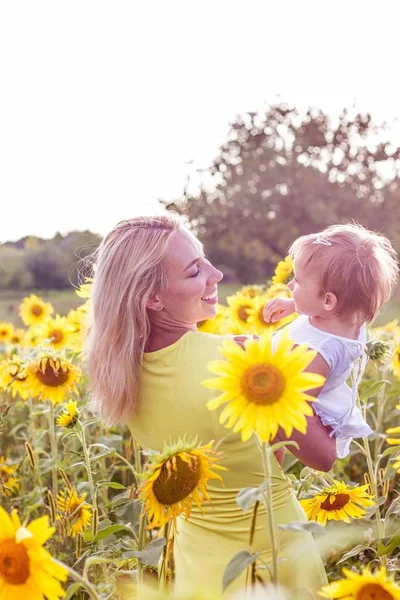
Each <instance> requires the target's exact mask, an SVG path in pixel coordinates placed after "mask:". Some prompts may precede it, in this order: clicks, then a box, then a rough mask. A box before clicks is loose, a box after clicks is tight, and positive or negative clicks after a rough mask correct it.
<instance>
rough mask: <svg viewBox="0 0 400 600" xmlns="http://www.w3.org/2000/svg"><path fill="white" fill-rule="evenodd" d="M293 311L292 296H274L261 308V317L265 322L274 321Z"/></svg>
mask: <svg viewBox="0 0 400 600" xmlns="http://www.w3.org/2000/svg"><path fill="white" fill-rule="evenodd" d="M294 311H295V306H294V301H293V300H292V298H274V299H273V300H270V301H269V302H267V304H266V305H265V306H264V308H263V319H264V321H265V322H266V323H275V322H276V321H279V320H280V319H283V317H287V316H288V315H291V314H292V313H294Z"/></svg>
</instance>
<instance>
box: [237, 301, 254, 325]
mask: <svg viewBox="0 0 400 600" xmlns="http://www.w3.org/2000/svg"><path fill="white" fill-rule="evenodd" d="M246 308H251V306H250V304H246V305H243V306H241V307H240V308H239V310H238V317H239V319H240V320H241V321H243V322H244V323H246V321H247V319H248V318H249V315H248V314H247V312H246Z"/></svg>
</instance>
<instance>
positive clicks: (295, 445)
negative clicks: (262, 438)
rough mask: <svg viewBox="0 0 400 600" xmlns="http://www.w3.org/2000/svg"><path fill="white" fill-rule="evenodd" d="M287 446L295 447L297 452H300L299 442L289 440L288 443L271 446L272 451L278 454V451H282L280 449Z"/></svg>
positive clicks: (277, 443)
mask: <svg viewBox="0 0 400 600" xmlns="http://www.w3.org/2000/svg"><path fill="white" fill-rule="evenodd" d="M286 446H294V447H295V448H297V450H300V448H299V445H298V443H297V442H293V441H289V440H288V441H286V442H276V444H272V446H270V450H271V451H272V452H276V451H277V450H280V448H285V447H286Z"/></svg>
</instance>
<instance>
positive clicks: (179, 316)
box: [87, 214, 336, 598]
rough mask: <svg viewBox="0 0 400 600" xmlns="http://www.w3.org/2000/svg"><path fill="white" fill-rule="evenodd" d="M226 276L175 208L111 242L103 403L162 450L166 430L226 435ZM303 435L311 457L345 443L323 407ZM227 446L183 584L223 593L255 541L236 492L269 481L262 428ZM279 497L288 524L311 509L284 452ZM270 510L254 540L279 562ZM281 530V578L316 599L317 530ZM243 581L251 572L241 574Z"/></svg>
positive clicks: (98, 388)
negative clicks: (220, 366) (221, 298)
mask: <svg viewBox="0 0 400 600" xmlns="http://www.w3.org/2000/svg"><path fill="white" fill-rule="evenodd" d="M222 276H223V275H222V273H221V272H220V271H219V270H218V269H216V268H215V267H214V266H213V265H212V264H211V263H210V262H209V261H208V260H207V258H206V257H205V255H204V251H203V247H202V244H201V243H200V242H199V241H198V240H197V239H196V237H195V236H194V235H193V234H192V233H191V232H190V231H188V230H187V229H186V228H185V227H184V226H183V224H182V221H181V220H180V219H179V218H178V217H177V216H175V215H172V214H168V215H162V216H158V217H140V218H134V219H130V220H126V221H122V222H121V223H119V224H118V225H117V226H116V227H115V228H114V229H113V230H112V231H110V233H109V234H108V235H107V236H106V237H105V238H104V239H103V240H102V242H101V244H100V246H99V249H98V254H97V256H96V269H95V277H94V283H93V292H92V318H91V327H90V335H89V340H88V342H89V343H88V356H87V365H88V371H89V378H90V386H91V398H92V400H91V406H92V409H93V410H94V412H96V413H98V414H99V415H100V416H101V417H102V419H103V420H104V422H105V423H106V424H109V425H111V424H116V423H122V424H127V426H128V427H129V429H130V431H131V432H132V435H133V437H134V438H135V439H136V440H137V442H138V443H139V444H140V445H141V446H142V447H143V448H150V449H154V450H159V451H161V450H162V449H163V445H164V441H167V442H168V441H169V440H177V439H178V438H179V437H182V436H183V435H184V434H186V435H188V436H197V437H198V439H199V441H202V442H203V443H207V442H209V441H210V440H212V439H216V440H220V439H222V438H223V437H226V434H227V430H226V429H225V428H223V427H222V426H221V425H220V424H219V422H218V415H217V413H216V412H215V411H212V412H210V411H208V410H207V409H206V407H205V405H206V403H207V402H208V401H209V400H210V399H211V398H213V397H214V393H215V392H214V391H212V390H209V389H206V388H205V387H204V386H202V385H201V381H202V380H204V379H207V378H209V376H210V373H209V371H208V370H207V364H208V362H209V361H211V360H214V359H216V358H220V357H219V351H218V346H220V344H221V336H217V335H210V334H207V333H201V332H198V331H197V328H196V323H198V322H199V321H204V320H206V319H210V318H212V317H213V316H215V314H216V306H217V298H218V297H217V290H218V283H219V282H220V281H221V279H222ZM291 439H294V440H296V441H297V442H298V444H299V450H295V449H294V448H293V447H291V448H290V450H291V451H292V452H293V453H295V454H296V455H297V456H298V458H299V459H300V460H301V461H302V462H303V463H305V464H306V465H309V466H311V467H314V468H316V469H319V470H322V471H327V470H329V469H330V468H331V466H332V464H333V462H334V459H335V456H336V453H335V442H334V440H333V439H332V438H330V437H329V434H328V431H327V430H326V428H325V427H323V425H322V424H321V422H320V420H319V418H318V417H309V418H308V430H307V434H306V435H302V434H293V436H292V437H291ZM221 449H222V450H223V453H224V458H223V461H222V463H221V464H223V465H224V466H225V467H227V469H228V470H227V471H226V472H225V473H224V487H223V488H222V487H221V486H219V485H215V486H212V485H211V486H209V487H208V492H209V495H210V498H211V500H212V505H211V506H209V507H208V506H207V507H205V514H204V515H202V513H201V512H200V511H199V510H198V509H197V508H196V507H194V509H193V510H192V514H191V516H190V518H189V519H188V520H184V519H183V518H179V524H178V530H179V534H178V535H177V538H176V542H175V550H174V559H175V589H176V591H177V592H181V593H182V592H185V591H187V590H188V589H192V590H193V589H201V590H203V591H205V590H208V591H211V592H213V593H216V594H218V593H220V591H221V588H222V577H223V573H224V570H225V567H226V565H227V563H228V562H229V561H230V559H231V558H232V557H233V556H234V555H235V554H236V553H237V552H238V551H240V550H243V549H246V548H247V547H248V539H249V529H250V522H251V511H249V513H244V512H242V511H241V509H240V508H239V507H238V505H237V504H236V501H235V497H236V495H237V493H238V491H239V490H240V489H241V488H244V487H247V486H257V485H259V484H260V483H261V482H262V480H263V476H262V472H261V471H262V469H261V467H260V456H259V451H258V448H257V446H256V442H255V441H254V439H253V438H251V439H250V440H249V441H248V442H245V443H243V442H242V441H241V439H240V436H239V435H235V434H232V435H230V436H229V437H228V438H227V439H226V440H225V441H224V443H223V444H222V446H221ZM273 502H274V514H275V519H276V523H277V524H283V523H287V522H290V521H294V520H301V521H306V520H307V518H306V516H305V513H304V512H303V510H302V508H301V507H300V505H299V503H298V501H297V500H296V497H295V494H294V492H293V489H292V487H291V483H290V481H289V479H288V478H287V477H286V476H285V475H284V473H283V471H282V470H281V468H280V465H279V462H278V460H276V461H274V464H273ZM266 518H267V517H266V513H265V511H264V510H261V509H260V512H259V516H258V521H257V531H256V535H255V541H254V549H255V550H260V551H263V552H264V556H263V557H264V558H265V560H266V561H268V560H269V556H270V553H269V545H268V544H269V542H268V533H267V532H268V528H267V524H266ZM280 535H281V537H280V540H279V542H280V548H282V549H283V550H282V552H283V554H282V556H281V558H282V562H281V563H280V565H279V573H280V583H281V584H282V585H285V586H287V587H289V588H291V589H295V588H297V589H299V588H300V590H302V591H303V592H304V594H303V596H302V597H304V598H306V597H310V598H314V597H315V598H317V594H316V592H317V590H318V589H320V587H321V586H322V585H324V584H326V576H325V571H324V567H323V564H322V561H321V558H320V556H319V553H318V551H317V548H316V546H315V545H314V542H313V539H312V537H311V535H310V534H306V533H304V534H303V533H291V532H287V531H284V532H282V533H281V534H280ZM291 542H301V544H302V547H303V552H300V553H296V554H295V556H294V557H293V556H291V557H290V558H289V555H288V552H286V555H285V548H286V549H288V548H289V547H290V545H291ZM306 545H307V550H306V551H305V552H304V549H305V547H306ZM285 559H286V560H285ZM265 579H267V571H265ZM243 584H244V575H243V577H241V578H240V579H239V580H238V581H237V582H236V583H235V585H236V587H240V586H242V585H243ZM300 593H301V592H300ZM310 594H311V595H310ZM299 597H300V596H299Z"/></svg>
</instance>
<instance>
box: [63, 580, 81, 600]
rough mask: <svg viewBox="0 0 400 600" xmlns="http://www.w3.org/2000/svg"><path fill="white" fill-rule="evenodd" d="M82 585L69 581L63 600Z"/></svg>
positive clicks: (68, 599)
mask: <svg viewBox="0 0 400 600" xmlns="http://www.w3.org/2000/svg"><path fill="white" fill-rule="evenodd" d="M81 587H82V584H80V583H71V585H70V586H69V587H68V589H67V590H66V592H65V596H64V600H70V598H73V597H74V595H75V594H76V592H77V591H78V590H79V589H80V588H81Z"/></svg>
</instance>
